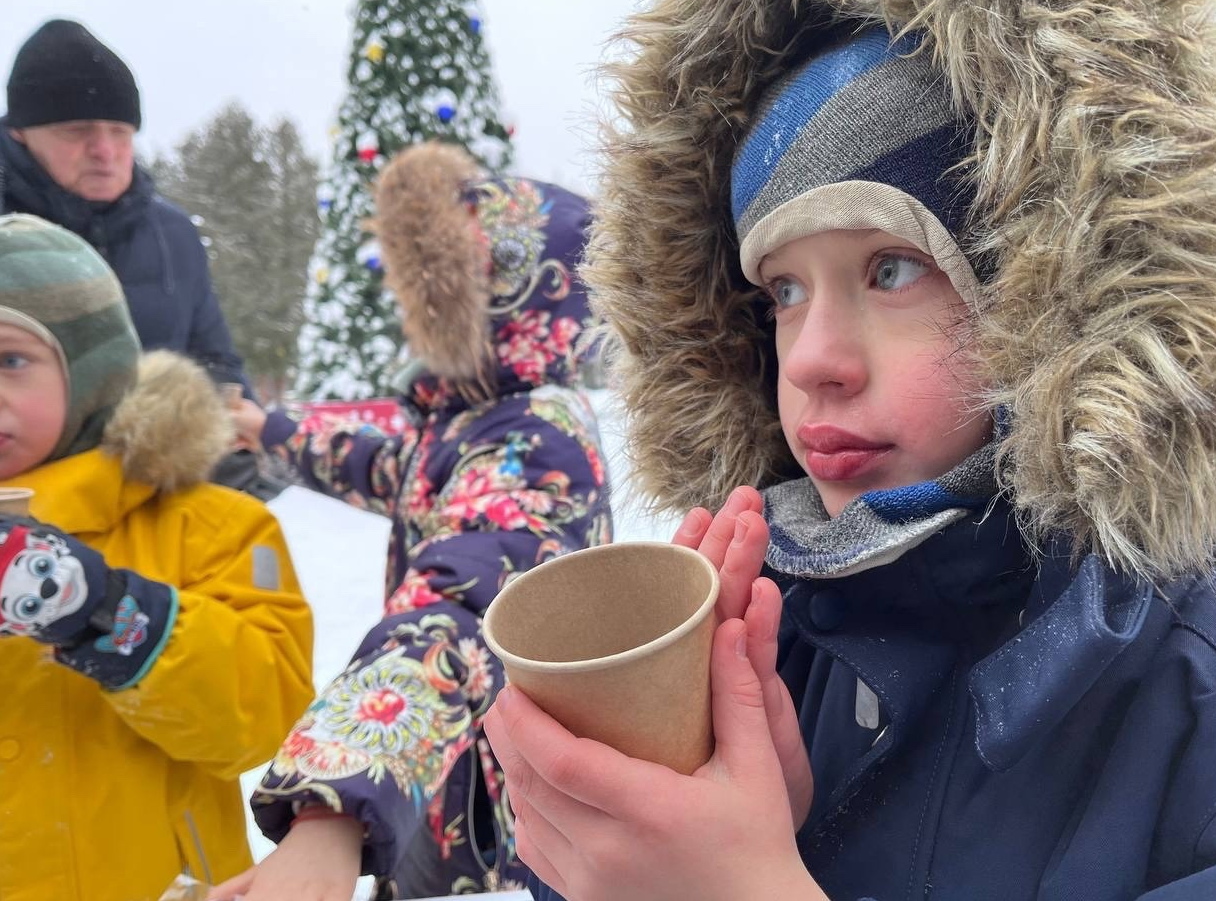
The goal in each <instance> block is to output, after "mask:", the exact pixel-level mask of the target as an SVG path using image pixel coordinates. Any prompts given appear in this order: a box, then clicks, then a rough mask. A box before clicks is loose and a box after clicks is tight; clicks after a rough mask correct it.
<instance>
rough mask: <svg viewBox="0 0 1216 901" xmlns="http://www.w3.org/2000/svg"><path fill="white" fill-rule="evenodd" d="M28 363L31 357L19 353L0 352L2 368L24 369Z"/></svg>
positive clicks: (0, 365)
mask: <svg viewBox="0 0 1216 901" xmlns="http://www.w3.org/2000/svg"><path fill="white" fill-rule="evenodd" d="M28 365H30V361H29V357H26V356H24V355H22V354H17V353H0V368H3V369H22V368H24V367H26V366H28Z"/></svg>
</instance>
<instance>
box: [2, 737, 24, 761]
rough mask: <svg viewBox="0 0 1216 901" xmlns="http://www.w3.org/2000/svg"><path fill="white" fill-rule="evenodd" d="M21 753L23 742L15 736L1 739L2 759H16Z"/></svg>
mask: <svg viewBox="0 0 1216 901" xmlns="http://www.w3.org/2000/svg"><path fill="white" fill-rule="evenodd" d="M20 753H21V742H19V741H17V739H15V738H6V739H4V740H2V741H0V760H16V759H17V755H18V754H20Z"/></svg>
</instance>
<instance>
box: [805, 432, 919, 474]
mask: <svg viewBox="0 0 1216 901" xmlns="http://www.w3.org/2000/svg"><path fill="white" fill-rule="evenodd" d="M797 437H798V441H799V442H800V443H801V444H802V446H803V447H805V448H806V456H805V458H804V459H805V461H806V468H807V471H808V472H810V474H811V475H812V476H814V477H815V478H817V479H820V480H821V481H824V482H844V481H848V480H849V479H855V478H857V477H858V476H861V475H863V474H864V473H865V472H866V471H867V470H869V469H871V468H873V467H874V466H875V465H877V463H878V462H879V461H880V460H881V459H882V458H883V457H885V456H886V455H887V454H888V453H889V452H890V451H891V450H892V449H893V448H894V447H895V445H894V444H891V443H889V442H882V441H871V440H870V439H868V438H862V437H861V436H860V435H855V434H853V433H852V432H850V431H848V430H846V429H842V428H839V427H837V426H834V425H829V424H827V423H808V424H805V425H802V426H800V427H799V428H798V432H797Z"/></svg>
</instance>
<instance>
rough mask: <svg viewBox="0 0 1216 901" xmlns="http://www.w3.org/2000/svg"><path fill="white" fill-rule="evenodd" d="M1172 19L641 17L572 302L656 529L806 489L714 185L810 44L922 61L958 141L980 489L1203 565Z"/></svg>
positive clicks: (1199, 326) (1194, 180) (1077, 2)
mask: <svg viewBox="0 0 1216 901" xmlns="http://www.w3.org/2000/svg"><path fill="white" fill-rule="evenodd" d="M1213 19H1214V14H1213V9H1212V4H1210V3H1207V2H1183V0H1101V2H1098V0H1074V2H1070V3H1067V4H1060V3H1055V2H1048V0H993V2H989V3H974V2H970V0H886V2H882V0H815V2H806V0H658V3H657V4H656V5H655V6H654V7H653V9H651V10H650V11H648V12H645V13H642V14H639V15H637V16H635V17H634V18H633V19H632V20H631V21H630V24H629V25H628V26H627V28H626V30H625V32H624V36H623V39H624V41H625V42H626V43H627V44H628V45H630V46H629V47H628V48H627V49H629V50H631V51H632V53H631V55H630V57H629V58H628V59H627V60H626V61H625V62H623V63H621V64H619V65H617V66H615V67H613V69H612V70H611V74H613V75H614V76H615V78H616V79H617V84H616V103H617V106H618V108H619V112H620V114H621V116H620V119H619V120H617V121H616V123H615V124H614V125H610V127H608V129H607V131H606V138H605V141H606V162H605V172H604V176H605V177H604V180H603V186H602V193H601V197H600V202H599V206H598V209H597V213H598V224H597V226H596V229H595V232H594V234H593V238H592V244H591V250H590V251H589V261H588V265H587V266H586V268H585V270H584V274H585V277H586V279H587V281H588V283H589V285H590V286H591V289H592V292H593V296H594V297H595V298H596V303H597V305H598V308H599V311H600V312H601V314H602V315H603V316H604V317H605V318H606V319H607V320H608V322H609V325H610V326H611V327H612V330H613V331H614V332H615V333H616V334H617V335H618V336H619V338H620V347H619V348H618V356H617V372H618V377H619V379H620V380H621V384H622V388H623V391H624V395H625V400H626V405H627V407H628V408H629V409H630V410H631V413H632V416H633V422H632V436H631V437H632V440H631V449H632V455H633V462H634V465H635V470H636V472H637V475H638V478H639V481H640V486H641V488H642V489H643V491H644V492H645V493H646V494H648V495H650V496H651V497H653V498H654V499H655V502H656V504H657V506H659V507H660V508H665V509H675V510H679V509H682V508H687V507H689V506H691V505H696V504H702V505H709V506H715V505H717V504H720V503H721V502H722V501H723V499H724V498H725V495H726V494H727V492H728V491H729V490H730V489H731V488H732V487H733V486H735V485H737V484H752V485H761V486H763V485H766V484H771V483H773V482H775V481H779V480H781V479H783V478H785V477H787V476H789V475H794V474H798V475H801V472H800V471H799V470H798V469H797V466H796V463H795V461H794V460H793V457H792V456H791V454H790V451H789V450H788V448H787V446H786V444H785V442H784V439H783V437H782V433H781V431H780V425H779V422H778V419H777V414H776V411H775V405H774V403H773V401H772V400H771V399H772V398H773V396H774V395H775V392H774V391H773V389H772V378H773V375H774V373H773V369H774V368H775V360H774V358H773V357H772V354H771V351H770V350H769V348H770V347H771V341H770V339H769V338H768V336H766V333H765V324H764V321H763V319H758V318H757V316H756V313H755V309H756V304H755V301H756V299H757V289H755V288H754V287H753V286H752V285H750V284H749V283H748V282H747V281H746V280H745V279H744V278H743V275H742V272H741V270H740V267H739V261H738V255H739V249H738V245H737V243H736V239H735V235H734V230H733V225H732V219H731V212H730V209H731V208H730V167H731V162H732V156H733V153H734V150H735V148H736V146H737V144H738V142H740V141H741V140H742V139H743V137H744V136H745V135H746V133H747V131H748V127H749V116H750V114H751V113H752V112H753V111H755V110H756V109H757V106H758V100H759V98H760V97H761V95H762V94H763V93H764V91H765V89H766V88H767V87H768V86H769V85H770V84H771V83H772V82H773V81H774V80H775V79H776V78H777V77H779V76H780V75H781V74H783V73H784V72H786V71H788V69H789V68H790V66H791V62H792V60H794V59H797V58H800V56H799V54H800V48H802V47H804V46H805V45H806V43H807V41H808V39H809V38H810V36H811V35H812V34H813V33H814V32H816V30H818V29H823V28H826V27H846V28H849V27H858V26H860V25H863V24H872V23H874V22H875V21H880V22H885V23H886V25H887V27H888V28H889V29H890V30H891V31H892V33H898V32H899V31H901V30H903V29H917V30H922V31H923V32H924V33H925V43H924V46H923V48H922V50H921V52H924V53H929V54H931V55H932V58H933V60H934V62H935V64H936V66H937V67H938V69H939V71H940V72H941V73H942V77H943V78H944V79H946V80H947V81H948V83H949V85H950V89H951V92H952V96H953V99H954V102H955V104H956V105H957V107H958V108H959V111H960V113H961V114H963V115H964V116H967V117H970V118H972V119H973V120H974V121H975V123H976V127H977V131H976V136H975V142H974V148H973V155H972V157H971V158H970V159H969V160H968V163H969V164H970V171H971V172H972V173H973V177H974V179H975V182H976V200H975V203H974V206H973V209H972V225H973V230H972V233H971V236H970V237H971V241H972V247H971V249H972V250H975V251H978V252H982V253H985V254H986V255H987V256H986V259H990V260H992V262H993V264H994V267H995V275H994V277H993V278H992V279H991V280H990V281H989V282H988V283H987V284H986V286H985V295H984V297H983V298H982V303H981V310H980V311H979V316H978V323H977V339H976V342H975V345H974V349H975V352H976V357H977V359H978V361H979V365H980V366H981V372H982V373H983V374H984V375H985V376H986V379H985V383H986V385H988V386H989V389H990V391H989V393H988V395H987V396H985V397H983V398H977V401H978V402H981V403H983V404H986V405H988V406H990V407H993V408H995V407H997V406H998V405H999V406H1001V407H1003V408H1005V409H1006V410H1007V411H1008V413H1009V421H1010V422H1011V427H1010V430H1009V432H1008V434H1007V436H1006V437H1005V438H1004V439H1003V440H1002V443H1001V446H1000V454H999V459H1000V467H999V478H1000V480H1001V482H1002V485H1003V487H1004V488H1005V489H1006V490H1007V492H1008V493H1009V495H1010V497H1011V498H1012V499H1013V502H1014V504H1015V505H1016V508H1017V510H1018V512H1019V515H1020V518H1021V521H1022V523H1023V526H1024V529H1025V531H1026V532H1027V534H1028V535H1030V536H1032V537H1033V536H1036V535H1041V534H1044V533H1047V532H1054V531H1064V532H1067V533H1069V534H1071V535H1072V536H1073V538H1074V543H1075V547H1076V550H1077V551H1096V552H1098V553H1099V554H1101V555H1102V556H1103V557H1104V558H1105V559H1106V560H1107V561H1108V562H1110V563H1111V564H1112V565H1114V566H1116V567H1117V568H1121V569H1127V570H1133V571H1137V572H1140V573H1142V574H1146V575H1150V576H1168V575H1171V574H1174V573H1177V572H1180V571H1183V570H1186V569H1188V568H1191V567H1196V566H1204V565H1206V564H1207V563H1208V561H1209V559H1210V556H1211V552H1212V548H1213V545H1214V544H1216V65H1214V60H1213V52H1214V51H1216V33H1214V30H1213Z"/></svg>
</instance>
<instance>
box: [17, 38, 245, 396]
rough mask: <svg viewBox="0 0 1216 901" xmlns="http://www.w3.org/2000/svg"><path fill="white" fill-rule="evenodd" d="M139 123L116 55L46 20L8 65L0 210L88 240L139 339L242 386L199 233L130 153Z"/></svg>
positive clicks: (128, 79)
mask: <svg viewBox="0 0 1216 901" xmlns="http://www.w3.org/2000/svg"><path fill="white" fill-rule="evenodd" d="M139 127H140V108H139V88H138V87H136V84H135V78H134V76H133V75H132V74H131V70H130V69H129V68H128V67H127V65H126V64H125V63H124V62H123V61H122V60H121V59H119V57H118V56H117V54H115V53H114V51H112V50H111V49H110V48H109V47H106V46H105V45H104V44H102V43H101V42H100V41H98V40H97V38H95V37H94V36H93V35H92V34H91V33H89V31H88V29H86V28H85V27H84V26H83V25H80V24H79V23H77V22H69V21H65V20H63V19H55V20H52V21H50V22H47V23H45V24H44V25H43V26H42V27H40V28H39V29H38V30H37V31H36V32H34V34H33V35H32V36H31V37H30V38H29V40H27V41H26V42H25V44H24V45H23V46H22V47H21V49H20V51H18V53H17V59H16V61H15V62H14V63H13V71H12V73H11V74H10V75H9V80H8V112H7V115H6V116H5V117H4V118H3V119H0V213H3V212H22V213H33V214H34V215H36V216H41V217H42V218H43V219H48V220H50V221H51V222H55V223H58V224H59V225H62V226H63V227H65V228H67V229H69V230H71V231H73V232H75V233H76V234H78V235H80V236H81V237H82V238H84V239H85V240H86V241H88V242H89V243H90V244H92V245H93V246H94V247H95V248H97V250H98V251H100V253H101V254H102V256H104V257H105V258H106V261H107V262H108V263H109V264H110V266H111V268H113V269H114V271H115V272H116V273H117V274H118V278H119V280H120V281H121V282H122V287H123V290H124V291H125V292H126V296H127V305H128V307H129V308H130V310H131V318H132V319H133V320H134V322H135V328H136V331H138V332H139V337H140V340H141V341H142V342H143V346H144V347H145V348H146V349H149V350H151V349H153V348H160V347H164V348H169V349H171V350H176V351H178V352H181V353H184V354H187V355H189V356H191V357H194V358H195V359H196V360H198V361H199V362H200V363H202V364H203V365H204V366H205V367H206V368H207V370H208V371H209V372H210V373H211V375H212V377H213V378H214V379H215V380H216V381H217V382H240V383H242V384H244V385H246V386H248V379H247V378H246V377H245V374H244V370H243V367H242V364H241V359H240V357H239V356H237V353H236V351H235V349H234V348H233V345H232V337H231V335H230V334H229V332H228V326H227V325H226V323H225V322H224V317H223V314H222V313H221V312H220V307H219V303H218V302H217V301H216V298H215V294H214V292H213V291H212V289H211V278H210V275H209V273H208V269H207V255H206V252H205V251H204V249H203V246H202V244H201V243H200V242H199V238H198V233H197V232H196V231H195V229H194V226H193V224H191V222H190V219H189V217H188V216H186V214H185V213H183V212H182V211H181V210H179V209H178V208H177V207H175V206H172V205H171V204H169V203H168V202H167V201H165V200H164V199H163V198H161V197H160V196H158V195H157V194H156V191H155V188H154V186H153V184H152V181H151V179H150V178H149V177H148V175H147V174H146V173H145V172H144V171H143V170H142V169H141V168H140V167H139V166H137V165H136V164H135V160H134V153H133V149H132V142H133V139H134V137H135V132H136V131H138V130H139ZM246 391H247V392H248V387H246Z"/></svg>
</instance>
